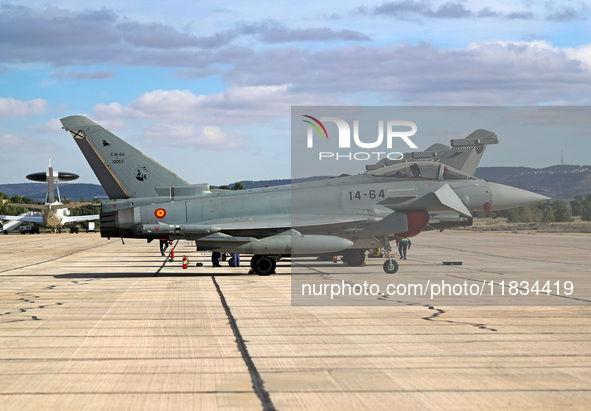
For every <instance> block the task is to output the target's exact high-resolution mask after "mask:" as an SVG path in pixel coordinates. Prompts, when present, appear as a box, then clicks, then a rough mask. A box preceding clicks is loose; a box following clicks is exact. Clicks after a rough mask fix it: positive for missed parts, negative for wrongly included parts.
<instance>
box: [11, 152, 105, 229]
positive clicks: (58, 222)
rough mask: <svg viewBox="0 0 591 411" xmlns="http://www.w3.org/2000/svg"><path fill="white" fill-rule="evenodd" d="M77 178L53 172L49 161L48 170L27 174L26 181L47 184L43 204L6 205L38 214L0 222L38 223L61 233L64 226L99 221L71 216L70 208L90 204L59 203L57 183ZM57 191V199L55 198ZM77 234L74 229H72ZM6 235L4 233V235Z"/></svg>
mask: <svg viewBox="0 0 591 411" xmlns="http://www.w3.org/2000/svg"><path fill="white" fill-rule="evenodd" d="M77 178H78V175H77V174H74V173H67V172H63V171H60V172H54V171H53V167H51V160H50V161H49V170H48V171H47V173H46V172H45V171H42V172H39V173H33V174H29V175H28V176H27V179H29V180H32V181H39V182H47V195H46V197H45V204H23V203H7V205H9V206H14V207H24V208H29V209H36V210H39V211H40V214H36V213H25V214H21V215H18V216H10V215H0V220H7V221H19V222H20V223H23V222H29V223H39V224H45V225H46V226H47V227H50V228H53V229H54V230H55V231H58V232H61V229H62V227H63V226H64V225H66V224H69V223H75V222H80V221H92V220H97V219H99V215H98V214H92V215H82V216H71V215H70V210H69V209H70V208H76V207H80V206H83V205H87V204H91V203H90V202H83V203H68V204H64V203H62V202H61V199H60V194H59V187H58V185H57V184H58V182H60V181H72V180H76V179H77ZM56 190H57V199H56V196H55V193H56ZM73 230H74V231H75V232H78V230H77V229H76V228H74V229H73ZM5 234H6V233H5Z"/></svg>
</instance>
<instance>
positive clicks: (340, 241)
mask: <svg viewBox="0 0 591 411" xmlns="http://www.w3.org/2000/svg"><path fill="white" fill-rule="evenodd" d="M61 122H62V124H63V126H64V129H65V130H67V131H69V132H70V133H71V134H72V136H73V137H74V141H75V142H76V143H77V144H78V146H79V148H80V150H81V151H82V153H83V154H84V156H85V157H86V159H87V161H88V162H89V164H90V166H91V167H92V169H93V171H94V172H95V174H96V176H97V178H98V179H99V181H100V182H101V184H102V186H103V188H104V189H105V191H106V192H107V194H108V195H109V198H111V199H113V201H110V202H107V203H104V204H103V206H102V209H101V214H100V221H101V236H103V237H122V238H123V237H130V238H146V239H148V241H151V240H153V239H157V238H170V239H172V238H186V239H191V240H195V241H196V243H197V247H198V248H199V249H204V250H216V251H225V252H231V253H245V254H254V256H253V258H252V259H251V267H252V268H253V270H254V271H255V272H256V273H257V274H259V275H269V274H271V273H272V272H273V271H274V269H275V264H276V260H277V259H278V258H279V257H280V256H284V255H318V254H325V253H342V254H343V255H344V256H345V257H346V258H347V260H348V261H349V262H351V261H355V263H356V264H357V263H358V262H359V261H358V260H360V259H361V257H360V256H361V255H364V254H363V251H364V249H365V248H368V247H366V246H365V242H366V241H367V240H368V239H371V238H373V239H375V240H378V241H379V242H380V244H381V246H382V247H383V248H384V249H385V250H386V251H387V252H388V255H389V256H390V258H389V259H388V260H387V261H386V262H385V263H384V270H385V271H386V272H389V273H393V272H396V270H397V269H398V265H397V264H396V262H395V261H394V260H393V259H392V258H391V255H390V251H391V248H390V241H392V240H393V239H394V238H396V237H410V236H414V235H417V234H419V233H420V232H421V231H422V230H423V229H424V228H425V227H426V226H427V224H428V222H429V215H430V213H436V212H451V213H454V214H458V215H462V216H466V217H471V212H472V211H481V210H482V211H485V212H489V211H494V210H502V209H506V208H513V207H519V206H522V205H525V204H530V203H535V202H539V201H544V200H547V199H548V198H547V197H544V196H541V195H538V194H535V193H532V192H529V191H525V190H521V189H517V188H514V187H509V186H505V185H501V184H495V183H488V182H486V181H484V180H480V179H478V178H476V177H474V176H472V175H470V174H467V173H464V172H462V171H460V170H457V169H455V168H453V167H452V166H449V165H447V164H444V163H441V162H440V163H437V162H433V161H423V162H419V161H410V162H400V163H397V164H392V165H385V166H384V167H379V168H376V169H375V170H370V171H367V172H365V173H363V174H358V175H353V176H341V177H338V178H331V179H326V180H318V181H311V182H306V183H299V184H291V185H284V186H274V187H266V188H259V189H249V190H239V191H232V190H220V191H212V190H210V189H209V185H208V184H189V183H188V182H187V181H186V180H184V179H182V178H181V177H179V176H178V175H176V174H175V173H173V172H172V171H170V170H168V169H166V168H165V167H163V166H161V165H160V164H158V163H157V162H156V161H154V160H152V159H151V158H149V157H147V156H146V155H145V154H143V153H141V152H140V151H138V150H137V149H135V148H134V147H132V146H131V145H129V144H127V143H126V142H124V141H123V140H121V139H119V138H118V137H117V136H115V135H114V134H112V133H110V132H109V131H107V130H105V129H104V128H102V127H101V126H99V125H98V124H96V123H94V122H93V121H92V120H90V119H88V118H86V117H83V116H70V117H66V118H63V119H61ZM361 262H362V260H361Z"/></svg>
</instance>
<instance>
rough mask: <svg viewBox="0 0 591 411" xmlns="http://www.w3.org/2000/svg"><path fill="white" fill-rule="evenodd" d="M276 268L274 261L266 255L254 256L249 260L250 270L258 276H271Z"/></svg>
mask: <svg viewBox="0 0 591 411" xmlns="http://www.w3.org/2000/svg"><path fill="white" fill-rule="evenodd" d="M276 267H277V263H276V262H275V259H274V258H273V257H269V256H267V255H255V256H253V257H252V259H251V260H250V268H252V270H253V271H254V272H255V273H256V274H258V275H260V276H267V275H271V274H272V273H273V272H275V268H276Z"/></svg>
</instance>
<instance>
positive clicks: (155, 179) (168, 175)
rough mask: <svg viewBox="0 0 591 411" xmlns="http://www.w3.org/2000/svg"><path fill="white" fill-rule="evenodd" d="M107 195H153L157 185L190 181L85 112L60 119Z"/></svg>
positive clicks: (118, 197)
mask: <svg viewBox="0 0 591 411" xmlns="http://www.w3.org/2000/svg"><path fill="white" fill-rule="evenodd" d="M60 121H61V122H62V125H63V126H64V127H63V128H64V129H65V130H67V131H69V132H70V133H71V134H72V137H74V141H76V144H78V147H79V148H80V150H81V151H82V154H84V157H86V160H87V161H88V164H90V167H91V168H92V171H94V174H95V175H96V177H97V178H98V180H99V181H100V183H101V185H102V186H103V188H104V190H105V192H106V193H107V195H108V196H109V198H110V199H124V198H134V197H156V196H158V193H157V192H156V188H157V187H175V186H185V185H188V184H189V182H188V181H186V180H185V179H183V178H181V177H180V176H178V175H177V174H175V173H173V172H172V171H170V170H169V169H167V168H166V167H164V166H162V165H161V164H159V163H158V162H156V161H155V160H153V159H151V158H150V157H148V156H146V155H145V154H144V153H142V152H141V151H139V150H137V149H136V148H135V147H133V146H131V145H130V144H128V143H126V142H125V141H123V140H121V139H120V138H119V137H117V136H116V135H114V134H113V133H111V132H109V131H108V130H106V129H104V128H103V127H101V126H99V125H98V124H96V123H95V122H94V121H92V120H90V119H89V118H87V117H84V116H70V117H65V118H62V119H61V120H60Z"/></svg>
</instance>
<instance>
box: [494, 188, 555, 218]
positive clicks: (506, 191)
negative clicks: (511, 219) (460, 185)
mask: <svg viewBox="0 0 591 411" xmlns="http://www.w3.org/2000/svg"><path fill="white" fill-rule="evenodd" d="M488 187H489V189H490V194H491V197H492V204H491V208H490V209H491V211H497V210H505V209H507V208H514V207H521V206H524V205H527V204H533V203H539V202H541V201H546V200H551V198H550V197H546V196H543V195H540V194H536V193H532V192H531V191H527V190H522V189H520V188H515V187H511V186H506V185H503V184H497V183H488Z"/></svg>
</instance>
